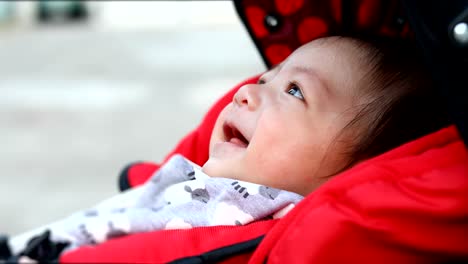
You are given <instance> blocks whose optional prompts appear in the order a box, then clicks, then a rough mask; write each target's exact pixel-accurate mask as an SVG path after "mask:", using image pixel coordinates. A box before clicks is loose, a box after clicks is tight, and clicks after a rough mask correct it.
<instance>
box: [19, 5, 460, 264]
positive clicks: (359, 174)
mask: <svg viewBox="0 0 468 264" xmlns="http://www.w3.org/2000/svg"><path fill="white" fill-rule="evenodd" d="M234 4H235V8H236V10H237V11H238V13H239V15H240V17H241V18H242V21H243V22H244V23H245V25H246V27H247V29H248V31H249V33H250V35H251V37H252V39H253V40H254V42H255V45H256V46H257V48H258V50H259V52H260V54H261V55H262V57H263V59H264V61H265V63H266V64H267V65H268V66H272V65H274V64H276V63H278V62H280V61H282V60H283V59H284V58H285V57H287V56H288V55H289V54H290V53H291V52H292V51H293V50H294V49H295V48H297V47H298V46H300V45H301V44H303V43H306V42H309V41H311V40H313V39H315V38H318V37H322V36H326V35H335V34H337V35H338V34H339V35H351V36H352V35H354V34H360V33H363V32H365V33H366V34H375V35H385V36H388V37H395V38H412V39H414V41H417V42H418V43H419V45H420V47H421V49H422V50H423V52H424V54H425V55H426V62H427V65H428V67H429V68H430V69H431V71H432V73H433V75H434V77H435V80H436V81H437V82H438V85H439V87H440V89H441V92H442V94H444V95H445V98H444V99H443V100H447V102H448V105H449V107H450V108H449V111H450V113H451V115H452V118H453V121H454V124H455V125H453V126H450V127H447V128H444V129H442V130H440V131H437V132H435V133H432V134H430V135H426V136H424V137H422V138H419V139H416V140H414V141H412V142H409V143H407V144H404V145H402V146H400V147H398V148H396V149H394V150H391V151H389V152H387V153H385V154H383V155H380V156H378V157H376V158H373V159H371V160H368V161H366V162H364V163H363V164H361V165H360V166H358V167H355V168H353V169H351V170H348V171H345V172H344V173H343V174H342V175H341V176H340V177H336V178H334V179H333V180H331V181H329V182H328V183H327V184H325V185H323V186H322V187H321V188H320V189H318V190H317V191H315V192H314V193H312V194H310V195H309V196H308V197H306V199H305V200H304V201H303V202H301V203H300V204H299V205H298V206H297V207H296V208H295V209H293V210H292V211H291V212H290V213H289V214H288V215H287V216H286V217H284V218H283V219H281V220H265V221H260V222H256V223H253V224H250V225H246V226H236V227H226V226H217V227H201V228H194V229H190V230H166V231H156V232H151V233H142V234H136V235H131V236H127V237H122V238H119V239H115V240H111V241H108V242H106V243H104V244H100V245H98V246H94V247H83V248H79V249H77V250H74V251H71V252H67V253H66V254H62V255H60V256H59V258H58V262H59V263H86V262H90V263H167V262H172V263H247V262H248V263H369V262H377V263H428V262H429V263H433V262H434V263H453V262H466V261H468V198H467V197H468V196H467V193H468V152H467V148H466V143H467V142H468V128H467V125H468V117H467V111H466V110H467V109H466V108H467V105H468V103H467V102H468V95H467V93H466V91H465V90H464V89H463V88H465V86H466V85H463V83H464V82H463V80H462V78H463V73H465V72H466V63H467V62H468V60H467V59H468V54H467V49H468V29H467V27H468V26H467V24H468V2H467V1H455V0H454V1H451V2H449V3H441V2H440V1H422V0H401V1H399V0H393V1H391V0H388V1H373V0H330V1H318V0H289V1H288V0H275V1H271V0H235V1H234ZM256 80H257V77H253V78H251V79H249V80H246V81H244V82H243V83H241V84H239V85H238V86H237V87H235V88H233V89H232V90H231V91H230V92H229V93H227V94H226V95H225V96H223V97H222V98H221V99H220V100H219V101H218V102H217V103H216V104H215V105H214V106H213V107H212V108H211V109H210V111H209V112H208V113H207V115H206V116H205V118H204V120H203V121H202V123H201V124H200V126H199V127H197V128H196V129H195V130H194V131H192V132H191V133H190V134H188V135H187V136H186V137H185V138H183V139H182V140H181V141H180V143H179V144H178V145H177V146H176V147H175V149H174V150H173V151H172V152H171V153H169V154H168V156H167V158H166V160H167V159H168V158H169V157H170V156H172V155H173V154H175V153H179V154H182V155H184V156H186V157H188V158H189V159H191V160H192V161H194V162H195V163H198V164H203V163H204V162H205V161H206V160H207V158H208V143H209V135H210V132H211V130H212V128H213V125H214V121H215V119H216V116H217V115H218V114H219V112H220V111H221V109H222V108H223V107H224V106H225V105H226V104H227V103H228V102H230V101H231V100H232V96H233V94H234V93H235V91H237V89H238V88H239V87H241V86H242V85H243V84H246V83H251V82H256ZM159 167H160V165H159V164H155V163H151V162H147V163H134V164H130V165H129V166H127V167H126V168H125V169H124V170H123V171H122V173H121V175H120V178H119V184H120V188H121V189H122V190H126V189H130V188H133V187H135V186H137V185H140V184H142V183H143V182H145V181H146V180H147V179H148V178H149V177H150V176H151V175H152V174H153V173H154V172H155V171H156V170H157V169H158V168H159ZM41 250H43V249H41V248H37V247H36V248H34V247H32V250H30V252H28V254H32V255H34V254H38V253H39V252H40V251H41ZM47 260H50V259H44V261H47Z"/></svg>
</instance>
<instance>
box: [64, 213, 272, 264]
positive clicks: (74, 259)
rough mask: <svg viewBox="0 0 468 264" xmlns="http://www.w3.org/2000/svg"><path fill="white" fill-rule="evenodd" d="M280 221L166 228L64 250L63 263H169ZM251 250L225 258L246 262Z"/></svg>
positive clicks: (247, 237)
mask: <svg viewBox="0 0 468 264" xmlns="http://www.w3.org/2000/svg"><path fill="white" fill-rule="evenodd" d="M276 222H277V221H274V220H270V221H262V222H256V223H253V224H251V225H247V226H241V227H226V226H217V227H199V228H193V229H190V230H165V231H158V232H152V233H142V234H136V235H132V236H126V237H122V238H120V239H114V240H111V241H109V242H107V243H104V244H101V245H98V246H96V247H90V246H88V247H83V248H80V249H78V250H74V251H72V252H69V253H67V254H64V255H62V256H61V258H60V261H59V262H60V263H167V262H169V261H173V260H176V259H180V258H183V257H190V256H196V255H199V254H202V253H205V252H208V251H211V250H213V249H218V248H221V247H224V246H228V245H231V244H235V243H239V242H244V241H247V240H251V239H254V238H257V237H259V236H261V235H263V234H265V233H266V232H267V230H269V229H270V228H271V227H272V226H273V225H274V224H275V223H276ZM250 255H251V252H249V253H246V254H242V255H239V256H233V257H232V258H228V259H226V260H225V261H223V262H222V263H223V264H228V263H246V262H247V261H248V259H249V257H250Z"/></svg>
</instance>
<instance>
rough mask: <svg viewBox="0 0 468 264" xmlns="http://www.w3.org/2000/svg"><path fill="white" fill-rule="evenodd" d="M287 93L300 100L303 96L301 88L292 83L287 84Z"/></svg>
mask: <svg viewBox="0 0 468 264" xmlns="http://www.w3.org/2000/svg"><path fill="white" fill-rule="evenodd" d="M287 93H288V94H290V95H292V96H295V97H297V98H299V99H301V100H304V96H303V95H302V91H301V89H300V88H299V87H298V86H297V85H296V84H294V83H292V84H290V85H289V88H288V91H287Z"/></svg>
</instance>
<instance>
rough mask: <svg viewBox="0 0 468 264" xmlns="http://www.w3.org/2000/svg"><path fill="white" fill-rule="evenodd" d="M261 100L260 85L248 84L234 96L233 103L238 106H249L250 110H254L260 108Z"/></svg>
mask: <svg viewBox="0 0 468 264" xmlns="http://www.w3.org/2000/svg"><path fill="white" fill-rule="evenodd" d="M260 100H261V97H260V87H259V86H258V84H246V85H244V86H242V87H241V88H240V89H239V90H238V91H237V93H236V94H234V98H233V103H234V104H235V105H237V106H240V107H243V106H247V107H248V109H249V110H254V109H256V108H257V107H258V106H259V104H260Z"/></svg>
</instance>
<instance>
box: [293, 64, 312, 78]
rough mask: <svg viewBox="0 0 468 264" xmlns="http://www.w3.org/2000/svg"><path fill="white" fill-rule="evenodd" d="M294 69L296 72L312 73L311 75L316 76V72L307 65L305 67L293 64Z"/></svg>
mask: <svg viewBox="0 0 468 264" xmlns="http://www.w3.org/2000/svg"><path fill="white" fill-rule="evenodd" d="M293 69H294V70H295V71H298V72H301V73H306V74H308V75H313V76H316V75H317V73H316V72H315V71H314V70H312V69H311V68H309V67H305V66H294V68H293Z"/></svg>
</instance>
